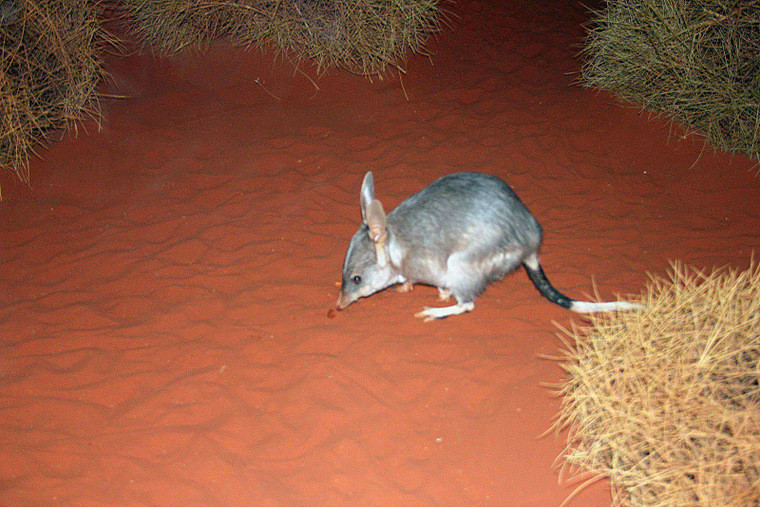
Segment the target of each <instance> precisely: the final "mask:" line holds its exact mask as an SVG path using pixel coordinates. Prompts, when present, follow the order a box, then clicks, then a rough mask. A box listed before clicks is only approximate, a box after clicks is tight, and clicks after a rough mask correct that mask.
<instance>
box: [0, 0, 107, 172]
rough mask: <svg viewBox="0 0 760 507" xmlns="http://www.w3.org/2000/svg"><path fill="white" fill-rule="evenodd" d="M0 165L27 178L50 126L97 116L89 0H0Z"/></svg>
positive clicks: (94, 28)
mask: <svg viewBox="0 0 760 507" xmlns="http://www.w3.org/2000/svg"><path fill="white" fill-rule="evenodd" d="M0 33H1V34H2V43H1V45H0V51H2V56H1V57H0V62H1V63H0V117H1V118H2V130H1V131H0V165H2V166H6V167H11V168H13V169H14V170H15V171H16V172H17V173H18V175H19V176H20V177H21V179H22V180H24V181H28V180H29V166H28V154H29V152H30V151H31V150H32V149H33V148H34V146H35V145H37V144H38V143H40V142H43V141H45V140H47V137H48V136H49V134H50V133H51V131H53V130H55V129H59V128H64V127H71V126H72V125H73V124H74V122H76V121H78V120H82V119H85V118H87V117H91V116H97V103H96V95H95V86H96V84H97V82H98V80H99V79H100V78H101V75H102V74H101V60H100V58H99V56H98V47H97V46H98V40H99V37H100V36H101V34H100V33H99V25H98V22H97V18H96V13H95V12H94V10H93V9H92V7H91V3H90V2H89V1H88V0H0Z"/></svg>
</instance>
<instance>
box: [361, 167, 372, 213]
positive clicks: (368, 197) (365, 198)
mask: <svg viewBox="0 0 760 507" xmlns="http://www.w3.org/2000/svg"><path fill="white" fill-rule="evenodd" d="M374 200H375V181H374V179H373V178H372V171H369V172H368V173H367V174H365V175H364V181H362V190H361V194H360V195H359V204H360V205H361V208H362V221H363V222H364V223H365V224H366V223H367V208H369V204H370V203H371V202H372V201H374Z"/></svg>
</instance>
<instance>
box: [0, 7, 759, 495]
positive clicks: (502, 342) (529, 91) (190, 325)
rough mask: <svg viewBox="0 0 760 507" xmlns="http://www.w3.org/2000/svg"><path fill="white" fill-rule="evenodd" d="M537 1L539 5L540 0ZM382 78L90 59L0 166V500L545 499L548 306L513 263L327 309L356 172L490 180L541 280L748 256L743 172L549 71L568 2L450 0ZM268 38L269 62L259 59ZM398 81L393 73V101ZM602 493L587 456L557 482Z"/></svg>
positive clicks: (613, 289)
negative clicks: (530, 229) (38, 142)
mask: <svg viewBox="0 0 760 507" xmlns="http://www.w3.org/2000/svg"><path fill="white" fill-rule="evenodd" d="M557 4H560V2H557ZM453 9H454V12H455V13H456V14H457V15H458V16H459V17H458V18H455V19H454V20H453V21H452V23H451V24H452V28H451V29H447V30H446V31H444V32H443V33H442V34H441V36H440V37H439V38H438V40H437V41H435V42H434V43H431V44H430V45H429V46H428V49H429V50H430V51H431V52H432V57H431V59H426V58H424V57H414V58H412V59H411V60H410V62H409V64H408V73H407V74H406V75H405V76H404V78H403V89H402V85H401V81H400V80H399V79H398V78H397V77H392V78H389V79H386V80H382V81H376V82H374V83H373V82H370V81H368V80H365V79H362V78H358V77H354V76H350V75H345V74H342V73H340V72H328V74H327V75H325V76H324V77H322V78H320V79H318V80H317V84H318V86H319V90H316V89H315V88H314V86H313V85H312V84H311V82H310V81H309V79H308V78H306V77H305V75H304V74H302V73H298V72H294V70H293V68H292V66H290V65H289V64H288V63H283V62H282V60H281V59H280V60H276V61H275V60H273V59H272V58H271V56H269V55H261V54H259V53H258V52H255V51H251V52H245V51H243V50H240V49H233V48H229V47H226V46H224V45H219V46H218V47H214V48H212V50H211V51H210V52H209V53H208V54H207V55H201V56H193V55H192V54H184V55H181V56H178V57H175V58H172V59H168V60H159V59H155V58H152V57H151V56H150V55H142V56H130V57H127V58H118V57H110V58H109V67H108V70H109V71H110V72H111V73H112V74H113V76H112V81H111V83H110V85H109V86H108V89H107V90H105V91H106V92H108V93H111V94H122V95H126V96H128V98H124V99H113V98H108V99H104V101H103V106H104V109H105V118H104V123H103V130H102V131H101V132H100V133H96V132H95V131H94V129H93V127H92V125H90V126H89V133H80V135H79V136H78V137H77V138H68V137H67V138H66V139H64V140H63V141H61V142H59V143H56V144H54V145H53V146H52V147H50V148H49V149H44V150H40V155H41V160H40V159H35V160H34V161H33V164H32V168H31V173H32V184H31V188H26V187H24V186H23V185H22V184H20V183H18V182H17V181H15V179H14V177H13V175H12V174H11V173H9V172H8V171H3V174H2V177H1V178H2V181H0V183H1V184H2V190H3V196H4V200H3V201H2V202H0V244H2V250H0V262H2V265H3V270H2V271H1V272H0V298H2V299H1V300H0V301H1V303H0V337H2V351H1V352H0V395H1V398H0V400H1V402H0V403H1V405H0V418H1V419H2V421H3V422H2V424H1V425H0V456H2V457H1V458H0V460H1V461H2V462H1V463H0V474H1V475H0V501H2V503H3V504H47V503H52V502H62V503H67V504H104V503H105V504H111V503H119V504H135V503H144V504H173V505H187V504H231V505H236V504H237V505H241V504H267V505H277V504H291V505H293V504H303V505H315V504H322V505H325V504H356V505H391V504H395V505H415V504H447V505H467V504H489V505H557V504H559V503H560V502H561V501H562V500H563V499H564V498H566V496H567V495H568V494H569V493H570V492H571V491H573V489H575V487H576V485H577V484H567V483H563V484H558V474H557V473H556V471H555V470H554V469H553V468H552V463H553V461H554V460H555V458H556V457H557V455H558V454H559V453H560V452H561V450H562V448H563V439H564V438H565V435H560V436H559V437H554V436H553V435H550V436H548V437H545V438H542V439H538V438H537V437H538V435H539V434H541V433H542V432H544V431H545V430H546V429H547V428H548V427H549V426H550V425H551V423H552V419H553V417H554V416H555V414H556V413H557V412H558V409H559V406H560V402H559V400H558V399H557V398H554V397H552V395H551V393H550V391H549V390H547V389H546V388H545V387H542V384H546V383H548V384H551V383H556V382H557V381H558V380H559V379H560V378H561V375H562V373H561V370H560V368H559V367H558V365H557V364H556V363H555V362H552V361H549V360H545V359H541V358H539V355H542V354H543V355H554V354H556V353H557V351H558V349H559V348H560V345H561V344H560V342H559V340H558V339H557V337H556V336H555V327H554V325H553V324H552V321H554V320H556V321H558V322H560V323H563V324H565V325H566V324H568V323H569V322H570V321H571V320H572V319H575V318H576V317H574V316H573V315H571V314H570V313H569V312H566V311H565V310H563V309H562V308H559V307H556V306H554V305H552V304H550V303H549V302H547V301H546V300H544V299H543V298H541V297H540V296H539V295H538V293H537V292H536V290H535V289H534V288H533V286H532V284H531V283H530V282H529V281H528V279H527V277H526V276H525V273H524V272H523V271H522V270H521V271H519V272H516V273H514V274H512V275H511V276H508V277H507V278H506V279H505V280H504V281H502V282H499V283H497V284H495V285H493V286H491V287H490V288H489V289H488V290H487V291H486V293H485V294H484V295H483V296H482V297H480V298H479V299H478V301H477V305H476V307H475V310H474V311H473V312H472V313H470V314H467V315H464V316H458V317H453V318H450V319H447V320H444V321H440V322H434V323H427V324H425V323H422V322H420V321H419V320H417V319H415V318H414V317H413V314H414V313H415V312H416V311H418V310H419V309H420V308H421V307H422V306H424V305H426V304H435V303H436V300H435V298H436V297H437V292H436V291H435V289H432V288H428V287H418V288H416V289H415V290H414V291H413V292H411V293H409V294H401V293H398V292H396V291H393V290H389V291H385V292H383V293H381V294H377V295H375V296H373V297H371V298H368V299H364V300H361V301H360V302H358V303H356V304H354V305H352V306H351V307H349V308H348V309H347V310H346V311H344V312H341V313H338V314H337V315H335V316H334V318H328V310H329V309H330V308H331V307H332V306H333V305H334V302H335V299H336V297H337V288H336V287H335V285H334V283H335V282H336V281H337V280H338V279H339V277H340V269H341V264H342V261H343V255H344V252H345V248H346V246H347V242H348V239H349V237H350V236H351V235H352V234H353V232H354V230H355V229H356V227H357V226H358V220H359V209H358V191H359V185H360V182H361V178H362V176H363V175H364V172H365V171H367V170H373V171H374V172H375V178H376V185H377V193H378V196H379V197H380V198H381V199H382V200H383V201H384V204H385V206H386V208H387V209H392V208H393V207H394V206H395V205H396V204H398V203H399V202H400V201H401V200H402V199H403V198H405V197H407V196H408V195H409V194H411V193H412V192H414V191H416V190H418V189H420V188H422V187H423V186H424V185H425V184H427V183H429V182H431V181H432V180H433V179H435V178H437V177H439V176H441V175H444V174H448V173H451V172H455V171H461V170H473V171H483V172H488V173H492V174H496V175H499V176H501V177H503V178H505V179H506V180H507V181H508V182H509V183H510V184H511V185H512V186H513V188H514V189H515V190H516V192H517V193H518V195H520V196H521V197H522V199H523V200H524V201H525V202H526V204H527V205H528V207H529V208H530V209H531V210H532V211H533V213H534V214H535V215H536V216H537V217H538V219H539V222H541V223H542V225H543V226H544V229H545V241H544V247H543V249H542V254H543V261H544V266H545V269H546V271H547V273H548V275H549V277H550V278H551V280H552V281H553V282H554V284H555V285H556V286H557V287H558V288H559V289H560V290H562V291H564V292H566V293H568V294H570V295H575V296H583V295H584V294H587V293H589V292H592V291H593V286H594V283H596V285H597V287H598V290H599V293H600V295H601V296H602V297H603V298H611V297H614V295H615V294H617V293H620V294H626V293H631V292H634V293H637V292H639V291H640V290H641V288H642V286H643V284H644V283H645V282H646V281H647V276H646V272H647V271H649V272H653V273H662V272H663V271H664V270H665V269H666V268H667V266H668V261H670V260H673V259H681V260H683V261H685V262H687V263H690V264H695V265H697V266H704V267H711V266H713V265H723V264H731V265H734V266H737V267H744V266H746V265H747V264H748V262H749V259H750V256H751V252H752V248H754V247H756V245H757V233H758V224H759V223H760V222H759V220H760V182H759V181H758V179H757V178H756V177H755V169H754V168H753V163H752V162H751V161H749V160H748V159H746V158H745V157H743V156H741V155H734V156H729V155H717V154H713V153H711V150H710V149H709V148H708V149H705V150H703V147H702V144H701V141H700V140H698V139H693V138H689V139H686V140H683V139H681V138H680V134H679V133H678V132H677V131H676V130H674V129H670V128H669V127H667V126H666V125H665V124H664V123H663V122H662V121H650V120H649V119H648V115H647V114H641V113H639V112H638V111H637V110H635V109H630V108H624V107H621V106H620V105H619V104H618V103H617V102H616V101H614V100H613V99H612V98H611V97H610V96H609V95H607V94H604V93H599V92H596V91H593V90H588V89H582V88H579V87H577V86H574V85H573V84H572V81H573V79H574V78H575V77H576V76H577V72H578V69H579V63H578V60H577V59H576V57H575V55H576V52H577V49H578V46H577V44H578V43H579V42H580V41H581V38H582V34H583V32H582V29H581V28H580V26H579V25H580V23H581V22H582V21H584V19H585V16H586V15H585V13H584V12H583V11H582V10H581V8H580V7H575V3H571V5H558V6H554V5H552V3H551V2H543V3H541V2H524V4H523V5H520V4H519V3H515V4H514V5H508V6H507V5H498V4H497V3H496V2H492V3H488V2H479V1H471V0H466V1H463V2H457V5H456V6H454V7H453ZM273 62H274V63H273ZM404 90H405V93H406V95H407V96H408V100H407V99H406V98H405V95H404ZM609 501H610V495H609V491H608V485H607V484H606V483H605V482H604V481H600V482H598V483H596V484H595V485H594V486H592V487H590V488H588V489H586V490H585V491H583V492H582V493H581V494H580V495H579V496H578V497H577V499H576V501H575V505H605V504H608V503H609Z"/></svg>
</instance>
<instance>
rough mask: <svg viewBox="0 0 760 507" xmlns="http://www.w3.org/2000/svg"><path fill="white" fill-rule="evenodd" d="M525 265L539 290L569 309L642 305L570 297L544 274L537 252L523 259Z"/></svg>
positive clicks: (623, 307) (625, 307) (622, 308)
mask: <svg viewBox="0 0 760 507" xmlns="http://www.w3.org/2000/svg"><path fill="white" fill-rule="evenodd" d="M523 265H524V266H525V271H527V272H528V276H529V277H530V279H531V281H532V282H533V285H535V286H536V288H537V289H538V292H540V293H541V295H542V296H544V297H545V298H546V299H548V300H549V301H551V302H552V303H555V304H558V305H559V306H561V307H563V308H567V309H568V310H572V311H574V312H581V313H591V312H608V311H611V310H633V309H635V308H641V307H642V306H641V305H639V304H637V303H629V302H627V301H610V302H603V303H592V302H590V301H578V300H575V299H572V298H569V297H567V296H565V295H564V294H562V293H561V292H560V291H558V290H557V289H555V288H554V286H553V285H552V284H551V282H549V280H548V279H547V278H546V274H544V270H543V269H542V268H541V263H540V262H539V260H538V255H537V254H535V253H533V254H531V255H529V256H528V258H527V259H525V261H523Z"/></svg>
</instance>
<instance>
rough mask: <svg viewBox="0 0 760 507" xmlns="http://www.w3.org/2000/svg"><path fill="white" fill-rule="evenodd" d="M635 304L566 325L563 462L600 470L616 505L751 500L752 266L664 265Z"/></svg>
mask: <svg viewBox="0 0 760 507" xmlns="http://www.w3.org/2000/svg"><path fill="white" fill-rule="evenodd" d="M643 302H644V304H645V305H646V308H645V309H643V310H641V311H636V312H620V313H617V314H613V315H597V316H592V317H591V325H590V326H589V327H586V328H582V329H579V328H574V329H573V330H572V331H567V334H568V335H569V336H570V337H571V338H572V339H573V340H574V341H575V345H574V346H571V345H568V350H567V351H566V359H567V361H566V362H565V363H564V368H565V369H566V370H567V373H568V375H567V378H566V380H565V381H564V383H563V387H562V388H561V392H562V394H563V408H562V411H561V414H560V417H559V420H558V422H557V427H558V428H560V427H566V426H569V427H570V432H571V433H570V437H569V438H568V446H567V449H566V451H565V454H564V456H563V459H564V461H565V465H569V466H570V467H571V468H575V467H578V468H583V469H587V470H589V471H591V472H593V473H596V474H600V475H603V476H607V477H609V479H610V483H611V486H612V489H613V498H614V500H615V501H616V503H622V504H626V503H630V504H632V505H705V506H712V505H758V504H759V503H760V387H759V386H758V380H760V267H758V265H753V266H752V267H751V268H750V269H749V270H748V271H744V272H737V271H732V270H727V269H721V270H716V271H714V272H712V273H711V274H704V273H702V272H700V271H697V270H695V269H691V268H686V267H683V266H682V265H680V264H674V265H673V266H672V271H671V273H670V279H669V280H665V279H654V278H653V280H652V283H651V284H650V286H649V288H648V293H647V294H646V296H645V297H644V301H643ZM753 502H754V503H753Z"/></svg>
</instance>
